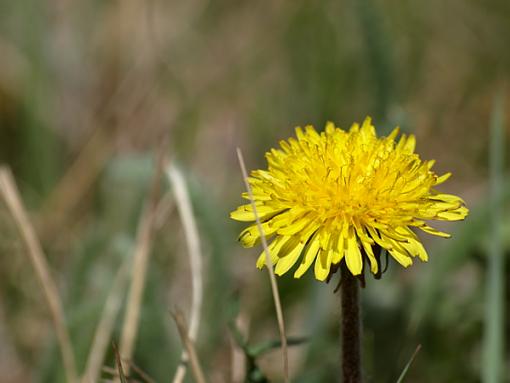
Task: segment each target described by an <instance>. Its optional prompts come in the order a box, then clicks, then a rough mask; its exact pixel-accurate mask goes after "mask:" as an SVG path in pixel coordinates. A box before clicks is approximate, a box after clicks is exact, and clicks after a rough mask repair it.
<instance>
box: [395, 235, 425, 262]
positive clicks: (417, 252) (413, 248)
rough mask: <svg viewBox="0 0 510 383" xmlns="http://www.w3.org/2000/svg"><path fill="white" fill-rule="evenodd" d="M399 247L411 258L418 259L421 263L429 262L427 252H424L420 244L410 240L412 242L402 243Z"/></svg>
mask: <svg viewBox="0 0 510 383" xmlns="http://www.w3.org/2000/svg"><path fill="white" fill-rule="evenodd" d="M401 245H402V247H404V248H405V249H406V250H407V251H408V252H409V254H411V255H412V256H413V257H418V258H420V259H421V260H422V261H423V262H427V261H428V260H429V256H428V255H427V251H426V250H425V248H424V247H423V245H422V244H421V242H419V241H416V240H414V239H412V240H409V242H407V243H402V244H401Z"/></svg>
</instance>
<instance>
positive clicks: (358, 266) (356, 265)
mask: <svg viewBox="0 0 510 383" xmlns="http://www.w3.org/2000/svg"><path fill="white" fill-rule="evenodd" d="M345 262H346V263H347V268H348V269H349V270H350V272H351V273H352V275H359V274H361V270H362V269H363V258H362V257H361V251H360V249H359V246H358V240H357V237H356V235H355V234H354V231H353V230H352V228H350V229H349V234H348V236H347V254H346V255H345Z"/></svg>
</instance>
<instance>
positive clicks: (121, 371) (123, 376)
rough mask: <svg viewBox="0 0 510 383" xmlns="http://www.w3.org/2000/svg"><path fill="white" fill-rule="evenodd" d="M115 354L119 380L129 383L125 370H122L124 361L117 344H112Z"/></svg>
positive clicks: (122, 382)
mask: <svg viewBox="0 0 510 383" xmlns="http://www.w3.org/2000/svg"><path fill="white" fill-rule="evenodd" d="M112 347H113V353H114V354H115V366H116V367H117V372H118V374H119V378H120V381H121V383H127V379H126V375H125V374H124V369H123V368H122V360H121V359H120V354H119V350H118V349H117V346H116V345H115V342H113V343H112Z"/></svg>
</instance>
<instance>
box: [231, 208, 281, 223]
mask: <svg viewBox="0 0 510 383" xmlns="http://www.w3.org/2000/svg"><path fill="white" fill-rule="evenodd" d="M256 209H257V214H258V216H259V219H260V220H261V221H264V220H265V219H267V218H268V217H270V216H271V215H275V214H277V213H278V212H281V211H282V210H283V209H275V208H274V207H271V206H266V205H257V206H256ZM230 218H232V219H235V220H236V221H242V222H251V221H255V214H254V213H253V207H252V206H251V204H247V205H242V206H239V207H238V208H237V209H236V210H234V211H233V212H231V213H230Z"/></svg>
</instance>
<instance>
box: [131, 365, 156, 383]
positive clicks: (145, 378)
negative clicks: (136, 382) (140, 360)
mask: <svg viewBox="0 0 510 383" xmlns="http://www.w3.org/2000/svg"><path fill="white" fill-rule="evenodd" d="M124 362H125V363H128V364H129V365H130V366H131V368H132V369H133V371H134V372H136V373H137V374H138V375H139V376H140V379H142V381H143V382H145V383H156V381H155V380H154V379H152V378H151V377H150V376H149V374H147V373H146V372H145V371H144V370H142V369H141V368H140V367H138V365H136V364H135V363H134V362H133V361H129V360H125V361H124Z"/></svg>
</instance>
